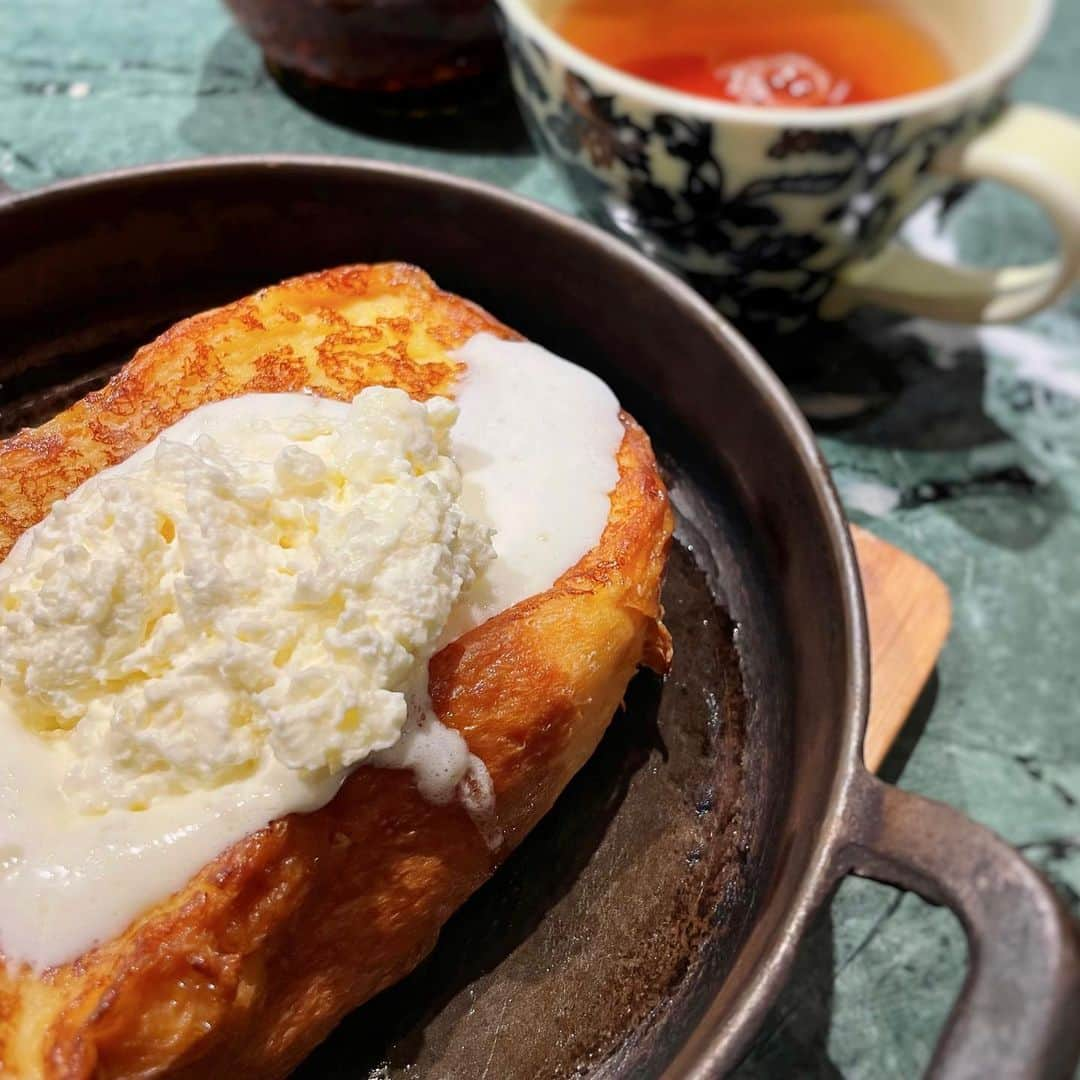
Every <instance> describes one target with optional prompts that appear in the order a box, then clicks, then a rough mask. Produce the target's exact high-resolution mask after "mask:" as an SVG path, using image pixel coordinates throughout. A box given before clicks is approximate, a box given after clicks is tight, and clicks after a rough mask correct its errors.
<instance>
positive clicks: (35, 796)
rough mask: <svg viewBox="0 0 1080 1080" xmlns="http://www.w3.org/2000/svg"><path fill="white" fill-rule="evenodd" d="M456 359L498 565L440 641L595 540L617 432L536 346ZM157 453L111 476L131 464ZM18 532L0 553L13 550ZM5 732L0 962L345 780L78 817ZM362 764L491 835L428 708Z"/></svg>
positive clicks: (476, 786) (598, 391)
mask: <svg viewBox="0 0 1080 1080" xmlns="http://www.w3.org/2000/svg"><path fill="white" fill-rule="evenodd" d="M457 355H458V357H459V358H460V359H461V360H463V361H464V362H465V363H466V365H467V369H468V370H467V375H466V377H465V378H464V380H463V381H462V383H461V385H460V386H459V387H458V388H457V393H456V394H455V396H456V398H457V400H458V403H459V405H460V409H461V414H460V418H459V420H458V424H457V426H456V428H455V429H454V434H453V448H454V456H455V458H456V459H457V461H458V464H459V466H460V468H461V472H462V480H463V490H462V503H463V506H464V508H465V509H466V511H467V512H468V513H469V514H470V515H472V516H473V517H475V518H477V519H479V520H480V521H482V522H484V523H486V524H488V525H490V526H492V527H493V528H494V529H495V530H496V535H495V539H494V544H495V549H496V552H497V554H498V558H497V559H496V561H495V562H494V563H492V564H491V565H490V566H489V567H488V568H487V570H485V571H484V573H483V574H482V575H481V576H480V578H478V579H477V581H476V582H475V583H474V585H473V586H472V588H471V589H470V590H469V591H468V593H467V595H465V596H464V597H463V598H462V600H460V601H459V604H458V607H457V608H456V609H455V611H454V612H453V614H452V615H451V622H450V624H449V626H448V627H447V631H446V632H445V634H444V636H443V640H444V641H445V642H448V641H450V640H453V639H454V638H456V637H457V636H460V635H461V634H462V633H465V632H466V631H467V630H469V629H471V628H472V627H474V626H476V625H478V624H479V623H481V622H483V621H485V620H486V619H488V618H490V617H491V616H492V615H494V614H496V613H498V612H500V611H503V610H505V609H506V608H508V607H510V606H512V605H513V604H515V603H517V602H518V601H520V600H523V599H525V598H527V597H529V596H532V595H535V594H537V593H539V592H543V591H544V590H546V589H547V588H549V587H550V586H551V585H552V583H553V582H554V581H555V580H556V579H557V578H558V577H559V576H560V575H561V574H562V573H564V572H565V571H566V570H568V569H569V568H570V567H572V566H573V565H574V564H575V563H576V562H577V561H578V560H579V559H580V558H581V557H582V556H583V555H585V554H586V553H587V552H588V551H589V550H590V549H591V548H592V547H594V546H595V545H596V543H597V541H598V540H599V538H600V534H601V532H602V530H603V528H604V524H605V522H606V521H607V516H608V512H609V508H610V502H609V499H608V494H609V493H610V491H611V490H612V488H613V487H614V486H615V483H616V480H617V478H618V469H617V466H616V462H615V454H616V451H617V449H618V446H619V444H620V442H621V440H622V433H623V432H622V425H621V423H620V421H619V418H618V403H617V402H616V400H615V398H614V396H613V395H612V393H611V391H610V390H609V389H608V388H607V387H606V386H605V385H604V384H603V383H602V382H601V381H600V380H599V379H597V378H596V377H595V376H593V375H591V374H589V373H588V372H586V371H584V370H582V369H581V368H578V367H576V366H574V365H572V364H568V363H567V362H566V361H563V360H560V359H559V358H558V357H555V356H553V355H552V354H551V353H548V352H546V351H545V350H543V349H540V348H538V347H537V346H534V345H529V344H522V343H514V342H504V341H501V340H499V339H497V338H495V337H492V336H490V335H478V336H477V337H475V338H473V339H472V340H471V341H470V342H468V343H467V344H466V345H465V347H464V348H462V349H461V350H459V352H458V354H457ZM313 408H314V409H316V410H319V411H323V410H325V411H326V413H327V415H330V416H334V417H340V416H341V415H342V411H347V410H348V406H347V405H344V404H341V403H338V402H332V401H325V400H313V399H312V397H311V395H307V394H265V395H249V396H247V397H244V398H239V399H233V400H231V401H226V402H220V403H217V404H215V405H209V406H205V407H204V408H202V409H199V410H196V412H194V413H192V414H191V415H190V416H188V417H186V418H185V419H183V420H181V421H180V422H179V423H178V424H176V425H174V426H173V427H172V428H170V429H169V430H168V431H167V432H166V433H164V434H165V435H166V436H167V437H168V438H170V439H172V440H175V441H180V442H187V443H192V442H194V441H195V439H196V438H197V437H198V436H199V435H200V434H203V433H206V432H211V433H212V431H213V430H214V428H215V427H219V425H231V424H235V423H236V422H237V421H238V419H239V418H245V419H251V418H257V417H259V416H267V415H271V414H272V415H275V416H281V415H288V414H290V413H305V412H307V413H310V411H311V410H312V409H313ZM219 429H220V428H219ZM154 448H155V444H153V443H152V444H151V445H150V446H149V447H146V448H144V449H143V450H141V451H139V453H137V454H135V455H133V456H132V458H130V459H129V460H128V461H127V462H124V463H123V464H121V465H119V466H117V467H116V468H115V469H114V470H111V472H113V473H115V474H121V475H122V474H123V472H124V471H125V470H130V469H132V468H135V467H136V466H138V465H139V464H140V462H142V461H144V460H145V459H146V457H147V456H148V455H150V454H152V453H153V452H154ZM30 533H32V530H31V531H30ZM30 533H28V534H27V535H26V536H24V537H23V538H22V539H21V540H20V543H19V544H17V545H16V546H15V548H14V549H13V551H12V553H11V554H10V555H9V558H12V559H17V558H19V557H20V552H21V551H23V550H25V548H26V546H27V545H28V544H29V543H30V542H31V536H30ZM0 739H2V741H3V747H4V753H3V755H2V757H0V952H2V953H3V954H4V956H5V957H6V958H7V959H8V961H9V962H12V961H14V962H25V963H27V964H29V965H31V966H32V967H34V968H37V969H42V968H46V967H51V966H55V965H57V964H61V963H64V962H66V961H69V960H71V959H74V958H75V957H76V956H78V955H80V954H82V953H83V952H85V951H86V950H88V949H89V948H91V947H92V946H93V945H94V944H96V943H98V942H101V941H104V940H107V939H109V938H111V937H113V936H115V935H116V934H118V933H120V932H121V931H123V929H124V928H125V927H126V926H127V925H128V924H129V923H130V922H131V921H132V920H133V919H135V918H137V917H138V916H139V915H140V914H141V913H142V912H144V911H145V910H147V909H148V908H149V907H151V906H153V905H154V904H156V903H158V902H160V901H162V900H163V899H165V898H166V897H168V896H169V895H170V894H172V893H173V892H175V891H177V890H178V889H180V888H182V887H183V886H184V884H186V882H188V881H189V880H190V879H191V878H192V877H193V876H194V875H195V874H196V873H197V872H198V871H199V870H200V869H201V868H202V867H203V866H205V865H206V864H207V863H209V862H210V861H211V860H212V859H214V858H215V857H216V856H217V855H219V854H221V853H222V852H224V851H225V850H227V849H228V848H229V847H230V846H231V845H232V844H234V843H236V842H237V841H238V840H240V839H242V838H243V837H244V836H246V835H248V834H249V833H252V832H254V831H256V830H257V829H259V828H262V827H263V826H265V825H267V824H268V823H269V822H271V821H273V820H275V819H277V818H280V817H283V816H284V815H286V814H289V813H294V812H306V811H311V810H315V809H317V808H318V807H320V806H322V805H324V804H325V803H326V802H327V801H329V800H330V799H331V798H332V797H333V796H334V794H335V793H336V791H337V789H338V787H339V786H340V784H341V782H342V780H343V779H344V776H345V775H347V774H346V773H339V774H337V775H335V776H331V777H326V776H324V777H322V778H321V779H319V780H313V779H312V777H311V776H305V775H303V774H301V773H299V772H297V771H294V770H291V769H284V768H283V769H275V770H272V771H260V772H258V773H256V774H255V775H253V776H249V777H246V778H244V779H242V780H238V781H235V782H233V783H229V784H227V785H224V786H223V787H220V788H213V789H209V790H197V791H191V792H187V793H185V794H183V795H178V796H176V797H173V798H167V799H161V800H156V801H154V802H153V803H152V804H151V805H150V806H149V807H148V808H147V809H145V810H141V811H131V810H116V809H114V810H109V811H107V812H105V813H102V814H97V815H92V816H91V815H85V814H76V813H74V812H73V811H72V808H71V807H70V806H69V805H68V804H67V803H66V802H65V800H64V799H63V798H62V797H61V796H60V794H59V788H60V785H61V782H62V779H63V774H64V769H65V767H66V766H67V764H69V763H67V762H66V761H65V759H64V757H63V755H57V754H54V753H50V751H49V748H48V747H47V746H45V745H43V740H42V739H41V737H40V736H39V735H38V734H36V733H34V732H31V731H29V730H27V729H26V728H25V727H24V726H23V725H22V724H21V723H18V722H15V721H14V719H13V717H11V716H10V715H4V714H3V712H0ZM373 760H374V761H375V762H376V763H377V764H378V765H380V766H384V767H394V768H409V769H411V770H412V771H413V773H414V775H415V776H416V781H417V786H418V789H419V790H420V791H421V793H422V794H423V795H424V796H425V797H426V798H429V799H431V800H432V801H435V802H445V801H448V800H449V799H450V798H452V797H453V796H454V793H455V792H456V793H457V795H458V797H459V798H461V799H462V802H463V803H464V805H465V806H466V808H467V809H468V810H469V811H470V813H471V814H472V815H473V817H474V820H476V821H477V824H478V826H479V827H480V828H481V830H482V831H483V832H484V835H485V838H486V839H487V840H488V842H489V843H492V844H497V843H498V835H497V829H496V828H495V825H494V817H493V814H492V789H491V780H490V777H488V776H487V773H486V770H485V769H484V767H483V763H482V762H480V761H479V759H478V758H476V757H475V756H474V755H471V754H470V753H469V748H468V746H467V744H466V743H465V740H464V739H463V738H462V737H461V735H460V734H459V733H458V732H456V731H452V730H450V729H448V728H446V727H445V726H444V725H442V724H440V723H439V722H438V719H437V718H436V717H435V716H434V714H433V713H432V712H431V711H430V708H429V707H428V706H427V705H426V702H425V701H423V700H415V701H413V702H411V707H410V710H409V719H408V721H407V723H406V726H405V728H404V730H403V731H402V735H401V737H400V739H399V740H398V742H397V743H396V744H395V745H394V746H392V747H390V748H389V749H387V750H384V751H380V752H379V753H378V754H377V755H375V757H374V759H373Z"/></svg>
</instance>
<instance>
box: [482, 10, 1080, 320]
mask: <svg viewBox="0 0 1080 1080" xmlns="http://www.w3.org/2000/svg"><path fill="white" fill-rule="evenodd" d="M498 4H499V7H500V10H501V14H502V19H503V24H504V26H503V28H504V36H505V39H506V43H507V47H508V53H509V56H510V63H511V71H512V76H513V82H514V87H515V91H516V93H517V95H518V98H519V101H520V103H521V106H522V111H523V113H524V114H525V117H526V120H527V122H528V123H529V125H530V127H531V129H532V131H533V133H534V137H535V138H536V140H537V142H538V143H539V145H540V146H541V147H542V148H543V149H544V151H545V152H546V153H547V154H548V155H549V156H550V157H551V158H552V160H553V161H554V162H555V163H556V165H557V166H558V167H559V169H560V170H561V172H562V173H563V174H564V176H565V177H566V178H567V179H568V180H569V182H570V184H571V185H572V187H573V188H574V190H575V192H576V194H577V195H578V197H579V199H580V200H581V202H582V204H583V205H584V207H585V208H586V209H587V211H588V212H589V213H590V214H591V215H593V216H594V217H596V218H598V219H599V220H600V221H601V222H602V223H604V224H606V225H607V226H609V227H610V228H612V229H614V230H615V231H617V232H619V233H621V234H622V235H624V236H626V237H627V238H629V239H630V240H632V241H633V242H634V243H636V244H637V245H638V246H640V247H641V248H642V249H644V250H645V251H646V252H647V253H649V254H650V255H652V256H654V257H656V258H657V259H658V260H660V261H662V262H664V263H665V264H667V265H668V266H670V267H672V268H674V269H676V270H677V271H679V272H680V273H682V274H683V275H684V276H685V277H687V278H688V279H689V280H690V281H691V282H693V283H694V284H695V285H696V286H697V287H698V288H699V289H700V290H701V291H702V292H703V293H705V295H706V296H708V297H709V298H710V299H711V300H713V302H714V303H715V304H716V305H717V307H718V308H719V309H720V310H721V311H722V312H723V313H725V314H727V315H729V316H732V317H734V318H736V319H738V320H739V321H741V322H743V323H744V324H751V325H757V326H766V327H769V328H772V329H780V330H786V329H791V328H794V327H797V326H799V325H801V324H802V323H804V322H805V321H806V320H807V319H809V318H813V317H824V318H835V317H839V316H842V315H844V314H846V313H847V312H848V311H850V310H851V309H852V308H854V307H856V306H859V305H861V304H866V303H872V304H876V305H879V306H883V307H887V308H891V309H893V310H896V311H900V312H906V313H910V314H918V315H922V316H926V317H930V318H939V319H946V320H953V321H958V322H969V323H976V322H998V321H1006V320H1012V319H1018V318H1021V317H1023V316H1025V315H1028V314H1030V313H1032V312H1034V311H1037V310H1039V309H1040V308H1042V307H1045V306H1046V305H1048V304H1050V303H1052V302H1053V301H1054V300H1055V299H1056V298H1057V297H1058V296H1060V295H1061V294H1062V293H1063V292H1064V291H1065V290H1066V289H1068V288H1069V287H1070V286H1071V284H1072V283H1073V282H1074V281H1075V280H1076V278H1077V275H1078V273H1080V123H1078V122H1077V121H1076V120H1075V119H1073V118H1070V117H1068V116H1066V115H1065V114H1063V113H1059V112H1055V111H1053V110H1049V109H1045V108H1041V107H1036V106H1025V105H1011V104H1009V103H1008V100H1007V96H1008V89H1009V84H1010V82H1011V80H1012V78H1013V76H1015V75H1016V73H1017V72H1018V71H1019V70H1020V68H1021V67H1022V66H1023V65H1024V63H1025V62H1026V61H1027V60H1028V58H1029V57H1030V55H1031V53H1032V52H1033V51H1034V49H1035V47H1036V45H1037V44H1038V42H1039V40H1040V38H1041V37H1042V35H1043V34H1044V32H1045V30H1046V27H1047V24H1048V22H1049V19H1050V15H1051V8H1052V0H1010V2H1009V3H1002V2H1001V0H949V2H948V3H941V0H821V2H820V3H814V4H810V3H807V2H806V0H665V3H663V4H656V3H655V2H653V0H498ZM984 178H985V179H994V180H998V181H1001V182H1004V183H1006V184H1009V185H1011V186H1012V187H1014V188H1017V189H1018V190H1020V191H1022V192H1024V193H1026V194H1028V195H1030V196H1031V197H1033V198H1034V199H1035V200H1037V201H1038V202H1039V203H1041V204H1042V206H1043V207H1044V208H1045V209H1046V211H1047V213H1048V214H1049V216H1050V218H1051V220H1052V221H1053V223H1054V225H1055V227H1056V229H1057V232H1058V235H1059V239H1060V245H1061V251H1060V255H1059V256H1058V258H1057V259H1055V260H1053V261H1051V262H1048V263H1046V264H1043V265H1039V266H1019V267H1007V268H1003V269H996V270H976V269H965V268H961V267H955V266H948V265H945V264H942V263H937V262H934V261H933V260H930V259H927V258H925V257H923V256H921V255H919V254H917V253H916V252H914V251H911V250H910V249H908V248H907V247H905V246H903V245H902V244H901V243H900V242H899V241H898V240H897V239H896V235H897V233H898V231H899V229H900V227H901V225H902V223H903V222H904V220H905V218H907V217H908V216H909V215H910V214H911V213H912V212H913V211H914V210H916V209H917V208H918V207H919V206H920V205H922V204H923V203H924V202H926V201H927V200H928V199H929V198H931V197H933V196H934V195H936V194H940V193H941V192H943V191H944V190H946V189H948V188H950V187H952V186H954V185H955V184H957V182H959V181H971V180H979V179H984Z"/></svg>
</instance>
